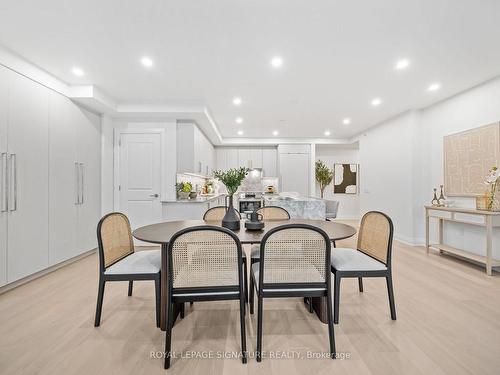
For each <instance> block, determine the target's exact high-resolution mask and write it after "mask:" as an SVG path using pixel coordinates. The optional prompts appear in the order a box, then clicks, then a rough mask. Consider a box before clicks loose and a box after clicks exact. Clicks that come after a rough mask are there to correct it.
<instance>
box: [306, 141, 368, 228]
mask: <svg viewBox="0 0 500 375" xmlns="http://www.w3.org/2000/svg"><path fill="white" fill-rule="evenodd" d="M316 160H321V161H323V162H324V163H325V164H326V165H327V166H328V168H330V169H333V165H334V164H335V163H343V164H358V163H359V149H358V145H348V146H347V147H346V146H344V145H316ZM314 182H315V186H314V188H315V195H316V196H317V197H319V196H320V190H319V184H318V183H317V182H316V179H314ZM324 198H325V199H334V200H337V201H339V202H340V204H339V212H338V214H337V218H339V219H358V218H359V193H358V194H334V193H333V181H332V183H331V184H330V185H328V186H327V187H326V188H325V195H324Z"/></svg>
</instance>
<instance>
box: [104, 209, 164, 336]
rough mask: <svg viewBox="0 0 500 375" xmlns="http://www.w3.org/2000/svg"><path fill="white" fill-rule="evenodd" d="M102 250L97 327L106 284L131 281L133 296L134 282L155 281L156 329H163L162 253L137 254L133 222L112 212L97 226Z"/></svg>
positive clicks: (153, 251)
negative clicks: (161, 321)
mask: <svg viewBox="0 0 500 375" xmlns="http://www.w3.org/2000/svg"><path fill="white" fill-rule="evenodd" d="M97 242H98V246H99V289H98V293H97V307H96V313H95V321H94V326H95V327H98V326H99V325H100V323H101V312H102V303H103V298H104V287H105V285H106V282H107V281H128V295H129V296H131V295H132V288H133V282H134V280H153V281H154V282H155V295H156V298H155V299H156V326H157V327H159V325H160V268H161V254H160V250H147V251H138V252H136V251H135V250H134V240H133V239H132V232H131V229H130V222H129V220H128V218H127V216H125V215H124V214H122V213H119V212H112V213H110V214H107V215H106V216H104V217H103V218H102V219H101V220H100V221H99V224H98V225H97Z"/></svg>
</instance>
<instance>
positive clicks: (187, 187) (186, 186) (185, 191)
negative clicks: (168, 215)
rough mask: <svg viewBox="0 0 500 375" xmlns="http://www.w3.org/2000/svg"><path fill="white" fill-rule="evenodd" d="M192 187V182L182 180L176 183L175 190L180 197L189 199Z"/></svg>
mask: <svg viewBox="0 0 500 375" xmlns="http://www.w3.org/2000/svg"><path fill="white" fill-rule="evenodd" d="M192 189H193V185H192V184H191V183H190V182H183V181H181V182H178V183H176V184H175V190H177V195H178V196H179V198H180V199H188V197H189V193H191V190H192Z"/></svg>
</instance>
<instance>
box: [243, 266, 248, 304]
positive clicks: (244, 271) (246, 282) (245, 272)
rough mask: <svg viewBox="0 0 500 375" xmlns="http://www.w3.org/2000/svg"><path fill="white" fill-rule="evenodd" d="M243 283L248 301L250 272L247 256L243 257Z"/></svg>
mask: <svg viewBox="0 0 500 375" xmlns="http://www.w3.org/2000/svg"><path fill="white" fill-rule="evenodd" d="M243 277H244V278H245V279H244V280H243V285H244V287H245V302H248V273H247V261H246V258H244V259H243Z"/></svg>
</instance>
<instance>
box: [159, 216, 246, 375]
mask: <svg viewBox="0 0 500 375" xmlns="http://www.w3.org/2000/svg"><path fill="white" fill-rule="evenodd" d="M241 253H242V248H241V242H240V240H239V239H238V237H237V236H236V235H235V234H234V233H233V232H231V231H230V230H228V229H226V228H221V227H217V226H211V225H204V226H197V227H191V228H187V229H183V230H181V231H179V232H177V233H176V234H174V236H173V237H172V239H171V240H170V242H169V245H168V259H167V262H168V264H167V265H168V291H167V309H168V310H167V311H168V313H167V314H168V316H167V318H168V319H167V330H166V331H167V332H166V335H165V363H164V366H165V368H169V367H170V357H171V347H172V326H173V304H174V303H185V302H188V301H219V300H239V303H240V328H241V354H242V356H241V358H242V362H243V363H246V361H247V352H246V331H245V312H244V309H245V295H244V289H243V273H242V268H243V267H242V262H243V258H242V255H241Z"/></svg>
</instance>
